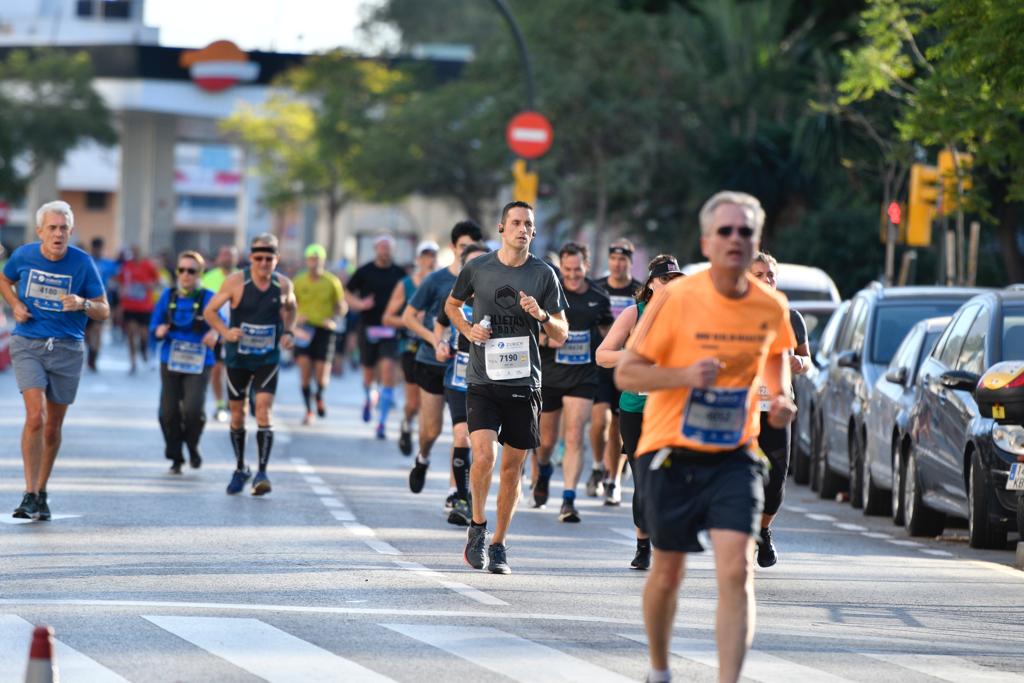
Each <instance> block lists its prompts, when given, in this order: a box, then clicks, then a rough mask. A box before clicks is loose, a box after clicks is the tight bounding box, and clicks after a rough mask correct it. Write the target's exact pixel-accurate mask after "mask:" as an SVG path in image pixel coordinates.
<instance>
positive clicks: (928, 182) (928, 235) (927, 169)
mask: <svg viewBox="0 0 1024 683" xmlns="http://www.w3.org/2000/svg"><path fill="white" fill-rule="evenodd" d="M939 180H940V176H939V169H938V168H936V167H935V166H927V165H925V164H914V165H913V166H911V167H910V202H909V203H910V207H909V211H907V214H908V216H907V246H911V247H927V246H928V245H930V244H931V243H932V220H934V218H935V205H936V203H937V202H938V200H939Z"/></svg>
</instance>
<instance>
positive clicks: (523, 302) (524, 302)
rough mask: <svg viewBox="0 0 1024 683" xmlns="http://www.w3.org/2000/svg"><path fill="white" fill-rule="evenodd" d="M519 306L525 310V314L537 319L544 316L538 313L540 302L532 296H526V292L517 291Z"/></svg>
mask: <svg viewBox="0 0 1024 683" xmlns="http://www.w3.org/2000/svg"><path fill="white" fill-rule="evenodd" d="M519 307H520V308H522V309H523V310H524V311H526V314H527V315H529V316H530V317H532V318H536V319H537V320H541V319H543V318H544V316H543V315H541V313H540V304H538V303H537V300H536V299H534V298H533V297H532V296H527V295H526V292H522V291H520V292H519Z"/></svg>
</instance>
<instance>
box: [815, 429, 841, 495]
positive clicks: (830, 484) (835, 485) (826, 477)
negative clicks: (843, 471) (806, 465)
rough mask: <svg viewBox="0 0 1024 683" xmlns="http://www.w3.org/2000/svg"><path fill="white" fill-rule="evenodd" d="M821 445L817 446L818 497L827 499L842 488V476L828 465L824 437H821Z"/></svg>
mask: <svg viewBox="0 0 1024 683" xmlns="http://www.w3.org/2000/svg"><path fill="white" fill-rule="evenodd" d="M821 442H822V444H821V446H820V447H819V448H818V460H819V462H818V497H819V498H821V499H823V500H829V499H832V498H835V497H836V494H838V493H839V491H841V490H842V486H843V484H844V483H846V482H844V481H843V478H842V477H841V476H839V475H838V474H836V473H835V472H833V471H832V468H831V467H829V465H828V449H827V447H826V446H825V439H824V438H823V437H821Z"/></svg>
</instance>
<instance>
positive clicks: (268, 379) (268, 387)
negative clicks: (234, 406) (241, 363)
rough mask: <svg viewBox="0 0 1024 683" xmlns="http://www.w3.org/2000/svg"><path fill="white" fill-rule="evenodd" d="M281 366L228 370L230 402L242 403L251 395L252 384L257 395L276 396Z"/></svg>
mask: <svg viewBox="0 0 1024 683" xmlns="http://www.w3.org/2000/svg"><path fill="white" fill-rule="evenodd" d="M280 368H281V366H280V365H277V364H272V365H260V366H257V367H255V368H228V400H229V401H241V400H243V399H245V398H246V397H247V396H248V395H249V385H250V384H252V385H253V388H254V389H255V390H256V393H257V394H276V393H277V376H278V374H279V373H278V370H279V369H280Z"/></svg>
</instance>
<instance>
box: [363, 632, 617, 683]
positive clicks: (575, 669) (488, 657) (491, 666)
mask: <svg viewBox="0 0 1024 683" xmlns="http://www.w3.org/2000/svg"><path fill="white" fill-rule="evenodd" d="M381 626H384V627H386V628H389V629H391V630H392V631H395V632H397V633H401V634H402V635H404V636H408V637H409V638H413V639H415V640H418V641H420V642H422V643H426V644H427V645H431V646H433V647H436V648H438V649H439V650H444V651H445V652H448V653H451V654H453V655H455V656H456V657H459V658H461V659H465V660H466V661H468V662H471V663H473V664H476V665H477V666H479V667H482V668H484V669H488V670H490V671H493V672H495V673H497V674H500V675H501V676H504V677H506V678H510V679H512V680H514V681H521V682H522V683H626V681H631V680H632V679H630V678H626V677H625V676H620V675H619V674H617V673H614V672H611V671H608V670H607V669H602V668H601V667H599V666H595V665H593V664H591V663H589V662H586V661H584V660H582V659H577V658H576V657H572V656H570V655H567V654H565V653H564V652H560V651H558V650H555V649H554V648H550V647H548V646H546V645H541V644H539V643H534V642H532V641H529V640H526V639H524V638H520V637H519V636H514V635H512V634H511V633H506V632H504V631H499V630H498V629H495V628H487V627H477V626H436V625H432V624H427V625H413V624H381Z"/></svg>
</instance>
